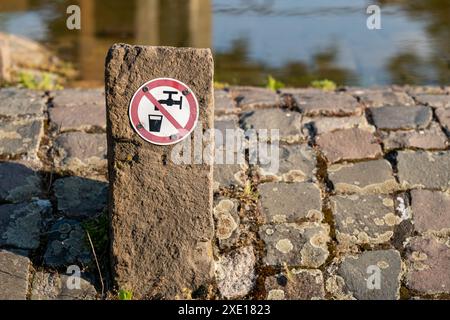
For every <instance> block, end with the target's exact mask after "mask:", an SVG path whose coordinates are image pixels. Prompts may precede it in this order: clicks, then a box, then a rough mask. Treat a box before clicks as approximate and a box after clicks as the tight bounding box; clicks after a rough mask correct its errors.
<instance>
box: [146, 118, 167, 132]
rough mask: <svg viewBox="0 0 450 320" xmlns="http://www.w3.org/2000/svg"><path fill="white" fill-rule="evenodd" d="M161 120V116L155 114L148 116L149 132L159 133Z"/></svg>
mask: <svg viewBox="0 0 450 320" xmlns="http://www.w3.org/2000/svg"><path fill="white" fill-rule="evenodd" d="M162 118H163V116H160V115H155V114H150V115H149V116H148V122H149V127H150V128H149V129H150V130H149V131H150V132H160V131H161V123H162Z"/></svg>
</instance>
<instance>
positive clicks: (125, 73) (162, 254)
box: [105, 44, 214, 299]
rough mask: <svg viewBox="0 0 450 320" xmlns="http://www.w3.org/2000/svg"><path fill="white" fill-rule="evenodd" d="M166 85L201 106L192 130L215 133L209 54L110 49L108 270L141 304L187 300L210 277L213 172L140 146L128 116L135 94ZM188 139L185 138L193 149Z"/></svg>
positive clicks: (121, 46)
mask: <svg viewBox="0 0 450 320" xmlns="http://www.w3.org/2000/svg"><path fill="white" fill-rule="evenodd" d="M165 77H166V78H174V79H176V80H179V81H181V82H183V83H185V84H186V85H187V86H189V87H190V89H191V90H192V91H193V92H194V94H195V95H196V97H197V100H198V104H199V118H198V126H200V125H202V126H203V130H207V129H210V128H213V116H214V110H213V105H214V103H213V59H212V54H211V52H210V50H209V49H191V48H171V47H147V46H130V45H126V44H116V45H114V46H113V47H112V48H111V49H110V50H109V52H108V56H107V58H106V71H105V85H106V104H107V131H108V170H109V180H110V201H109V212H110V218H111V247H112V248H111V258H112V268H113V274H114V278H115V282H116V285H117V288H118V289H125V290H131V291H132V292H133V295H134V297H135V298H141V299H142V298H143V299H145V298H155V297H156V298H164V299H171V298H183V297H184V298H185V297H186V295H189V293H190V292H195V291H196V290H198V289H205V288H207V287H208V286H209V285H210V283H211V280H212V276H213V259H212V250H211V239H212V237H213V233H214V227H213V220H212V196H213V192H212V166H211V165H209V164H191V165H184V164H183V165H179V164H174V163H173V162H172V161H171V159H170V157H171V150H172V149H173V148H174V146H176V144H175V145H168V146H160V145H155V144H151V143H149V142H147V141H145V140H143V139H142V138H141V137H140V136H139V135H138V134H137V133H136V132H135V131H134V130H133V128H132V125H131V123H130V120H129V116H128V108H129V104H130V101H131V99H132V97H133V94H134V93H135V92H136V90H138V88H139V87H140V86H141V85H143V84H144V83H146V82H147V81H149V80H152V79H156V78H165ZM193 136H194V134H193V133H192V134H191V135H190V136H189V137H188V138H187V139H189V140H190V141H191V143H192V145H191V147H192V148H193V141H194V139H193ZM210 139H212V137H208V138H206V140H210ZM211 141H212V140H211ZM211 141H206V142H211ZM181 143H182V142H181ZM211 145H212V143H211ZM200 291H203V292H204V291H205V290H200ZM200 291H199V292H200Z"/></svg>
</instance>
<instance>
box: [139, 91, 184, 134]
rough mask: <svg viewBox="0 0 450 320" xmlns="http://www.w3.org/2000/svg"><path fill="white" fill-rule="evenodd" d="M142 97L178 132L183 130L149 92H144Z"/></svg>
mask: <svg viewBox="0 0 450 320" xmlns="http://www.w3.org/2000/svg"><path fill="white" fill-rule="evenodd" d="M144 95H145V96H146V97H147V99H148V100H150V102H151V103H153V104H154V105H155V107H156V108H158V110H159V111H160V112H161V113H162V114H163V116H164V117H166V118H167V120H169V122H170V123H171V124H172V125H173V126H174V127H175V128H176V129H177V130H178V131H180V130H181V129H184V128H183V126H182V125H181V124H179V123H178V121H177V120H175V118H174V117H172V115H171V114H170V113H169V112H168V111H167V110H166V109H165V108H164V107H163V106H162V105H161V104H160V103H159V102H158V100H156V99H155V97H154V96H152V94H151V93H150V92H149V91H145V92H144Z"/></svg>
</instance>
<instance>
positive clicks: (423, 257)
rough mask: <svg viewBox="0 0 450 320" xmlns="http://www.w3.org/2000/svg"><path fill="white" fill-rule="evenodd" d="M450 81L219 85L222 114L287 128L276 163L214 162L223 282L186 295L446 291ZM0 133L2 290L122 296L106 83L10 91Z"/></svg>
mask: <svg viewBox="0 0 450 320" xmlns="http://www.w3.org/2000/svg"><path fill="white" fill-rule="evenodd" d="M449 94H450V88H437V87H386V88H372V89H361V88H347V89H345V90H340V91H339V92H332V93H329V92H322V91H318V90H315V89H284V90H282V91H281V92H277V93H276V92H273V91H269V90H266V89H260V88H251V87H236V88H230V89H229V90H218V91H216V93H215V95H216V98H215V99H216V120H215V125H216V128H218V129H220V130H225V129H227V128H242V129H244V130H245V129H249V128H254V129H279V130H280V138H281V141H282V142H281V144H280V169H279V171H278V172H271V170H270V168H267V167H266V166H264V165H254V164H249V163H248V162H247V163H246V164H242V165H216V166H215V171H214V180H215V187H216V193H215V207H214V219H215V224H216V237H215V241H214V242H215V243H214V244H215V252H214V254H215V259H216V280H217V281H216V284H214V286H212V287H211V288H199V289H198V290H197V291H196V292H192V293H180V294H185V295H187V296H188V297H190V296H191V297H194V298H211V297H216V298H250V299H283V298H284V299H352V298H355V299H399V298H402V299H408V298H449V297H450V273H449V272H450V271H449V270H450V265H449V262H450V238H449V234H450V195H449V188H450V151H449V145H448V144H449V134H450V95H449ZM0 139H1V140H0V157H1V162H0V177H1V180H0V181H1V182H0V201H1V205H0V270H1V271H3V272H0V288H1V290H0V298H2V299H4V298H28V299H76V298H78V299H87V298H90V299H92V298H100V297H101V292H102V291H103V292H104V293H109V294H105V296H107V297H112V296H113V294H112V288H111V281H110V279H109V273H108V263H109V262H108V250H107V242H106V241H107V239H106V235H107V219H106V217H107V216H106V211H105V208H106V202H107V187H108V182H107V181H108V180H107V176H106V134H105V106H104V95H103V93H102V91H101V90H96V89H89V90H78V89H67V90H63V91H57V92H49V93H48V92H47V93H43V92H32V91H27V90H23V89H2V90H0ZM247 160H248V159H247ZM86 230H87V231H88V232H89V235H90V236H91V240H92V242H93V245H94V247H95V252H96V258H97V260H98V261H99V263H100V269H101V271H102V275H103V278H104V279H103V286H102V282H101V281H100V277H99V273H98V269H97V267H96V264H95V257H94V256H93V254H92V252H93V251H92V248H91V245H90V242H89V241H88V239H87V237H86V235H87V233H86ZM11 262H13V263H11ZM69 265H78V266H80V267H81V270H82V275H83V280H82V282H81V288H80V289H78V290H68V289H67V286H66V281H67V279H68V278H67V275H66V269H67V266H69ZM377 272H379V274H380V276H381V280H380V283H379V285H380V288H379V289H377V281H376V279H375V280H374V281H373V282H371V281H372V280H373V279H374V278H373V276H376V275H377Z"/></svg>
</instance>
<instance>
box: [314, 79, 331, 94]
mask: <svg viewBox="0 0 450 320" xmlns="http://www.w3.org/2000/svg"><path fill="white" fill-rule="evenodd" d="M311 87H313V88H316V89H322V90H325V91H334V90H336V87H337V86H336V83H334V82H333V81H331V80H328V79H324V80H315V81H312V82H311Z"/></svg>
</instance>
